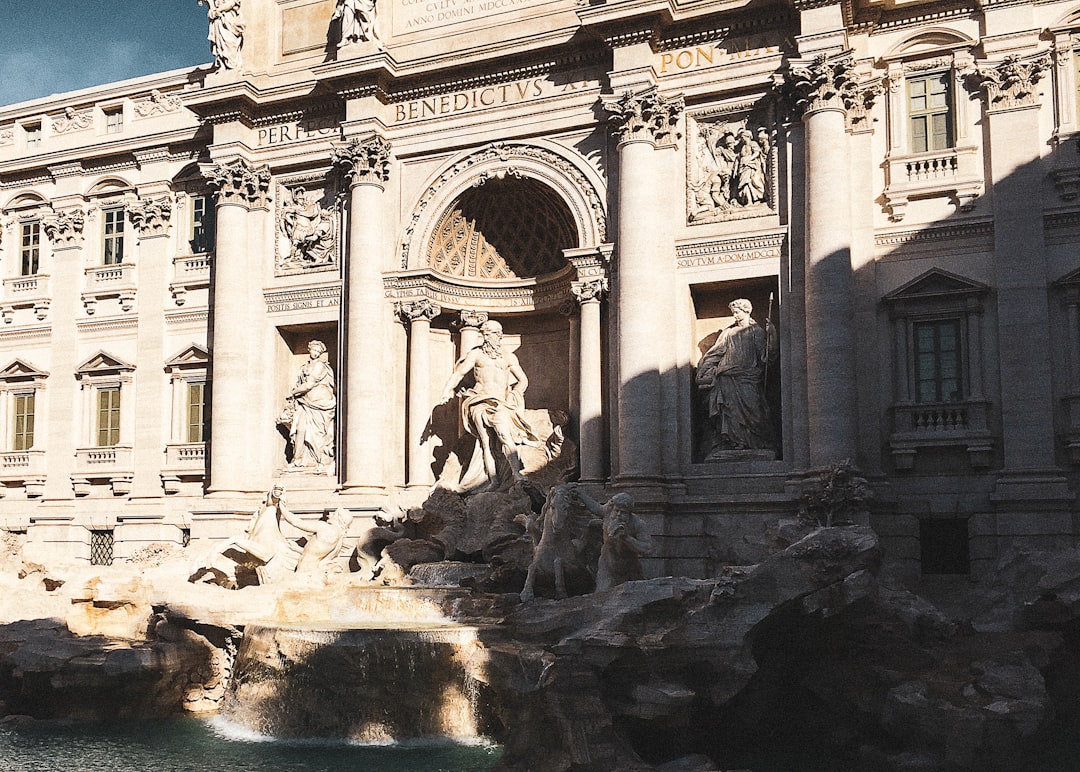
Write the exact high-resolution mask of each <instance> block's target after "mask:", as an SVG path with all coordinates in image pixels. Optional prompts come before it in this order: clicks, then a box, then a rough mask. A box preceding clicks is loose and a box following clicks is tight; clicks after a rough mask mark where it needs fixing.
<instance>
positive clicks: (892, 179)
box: [885, 147, 983, 222]
mask: <svg viewBox="0 0 1080 772" xmlns="http://www.w3.org/2000/svg"><path fill="white" fill-rule="evenodd" d="M981 164H982V154H981V153H980V152H979V149H978V148H977V147H955V148H949V149H947V150H939V151H935V152H932V153H913V154H891V153H890V154H889V157H888V160H887V172H886V173H887V177H888V180H887V184H886V186H885V202H886V205H887V206H888V207H889V210H890V215H889V216H890V219H892V220H893V221H894V222H899V221H900V220H903V219H904V213H905V210H906V207H907V205H908V202H909V201H910V200H911V199H913V198H929V197H933V196H939V195H946V196H952V197H953V198H955V199H956V203H957V205H958V206H959V208H960V211H963V212H966V211H969V210H970V209H971V208H972V207H973V206H975V199H976V198H977V197H978V196H979V194H980V193H982V190H983V170H982V166H981Z"/></svg>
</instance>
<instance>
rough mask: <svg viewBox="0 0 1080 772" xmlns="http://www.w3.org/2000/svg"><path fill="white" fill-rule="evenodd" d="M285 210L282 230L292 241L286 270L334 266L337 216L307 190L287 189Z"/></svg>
mask: <svg viewBox="0 0 1080 772" xmlns="http://www.w3.org/2000/svg"><path fill="white" fill-rule="evenodd" d="M283 199H284V200H283V201H282V207H281V230H282V233H284V235H285V237H286V238H287V239H288V240H289V245H290V246H289V250H290V251H289V256H288V257H287V258H286V259H285V260H284V261H283V263H282V264H283V266H284V267H309V266H319V265H328V264H332V263H333V262H334V219H333V213H332V212H330V211H329V210H328V209H323V208H322V206H320V205H319V201H318V200H317V199H316V198H315V197H313V196H310V195H309V194H308V193H307V191H305V190H304V188H296V189H295V190H293V191H289V189H288V188H285V192H284V194H283Z"/></svg>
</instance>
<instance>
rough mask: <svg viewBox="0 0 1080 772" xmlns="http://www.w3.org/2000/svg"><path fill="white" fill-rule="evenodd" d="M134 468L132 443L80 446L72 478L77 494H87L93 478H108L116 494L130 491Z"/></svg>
mask: <svg viewBox="0 0 1080 772" xmlns="http://www.w3.org/2000/svg"><path fill="white" fill-rule="evenodd" d="M134 469H135V463H134V456H133V454H132V451H131V446H130V445H110V446H108V447H104V448H78V449H77V450H76V451H75V474H73V475H72V478H71V482H72V484H73V485H74V487H75V495H76V496H85V495H87V494H88V493H89V492H90V481H91V480H108V481H109V482H110V484H111V485H112V489H113V493H114V494H116V495H121V494H124V493H130V492H131V479H132V477H134Z"/></svg>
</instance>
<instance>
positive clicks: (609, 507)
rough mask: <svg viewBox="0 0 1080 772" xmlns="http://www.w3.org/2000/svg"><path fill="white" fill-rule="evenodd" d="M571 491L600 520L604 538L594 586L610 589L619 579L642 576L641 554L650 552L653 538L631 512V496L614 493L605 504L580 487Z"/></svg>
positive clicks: (640, 577)
mask: <svg viewBox="0 0 1080 772" xmlns="http://www.w3.org/2000/svg"><path fill="white" fill-rule="evenodd" d="M574 493H575V495H576V496H577V498H578V500H579V501H581V503H582V504H584V505H585V508H586V509H587V510H589V512H590V513H592V514H593V515H595V516H596V517H598V518H600V520H601V521H602V524H603V530H604V541H603V545H602V546H601V547H600V560H599V562H598V563H597V566H596V590H597V592H600V591H602V590H610V589H611V588H612V587H615V586H616V585H619V584H622V583H623V582H630V581H633V580H635V579H644V578H645V575H644V574H643V573H642V571H641V557H642V556H643V555H648V554H650V553H652V551H653V549H654V545H653V541H652V539H651V538H650V537H649V535H648V534H647V533H646V532H645V521H644V520H642V519H641V518H640V517H639V516H638V515H637V514H635V513H634V497H633V496H631V495H630V494H629V493H616V494H615V495H614V496H612V497H611V498H610V499H608V501H607V503H606V504H602V505H601V504H598V503H597V502H596V501H594V500H593V499H592V498H590V497H589V496H588V495H586V494H585V493H584V492H583V491H581V490H579V489H575V491H574Z"/></svg>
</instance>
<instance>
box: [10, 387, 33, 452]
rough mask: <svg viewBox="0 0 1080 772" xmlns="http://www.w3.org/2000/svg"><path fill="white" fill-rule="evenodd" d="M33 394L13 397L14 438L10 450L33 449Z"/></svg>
mask: <svg viewBox="0 0 1080 772" xmlns="http://www.w3.org/2000/svg"><path fill="white" fill-rule="evenodd" d="M34 402H35V399H34V393H33V392H30V393H29V394H16V395H15V437H14V439H13V440H12V443H11V449H12V450H30V449H31V448H32V447H34Z"/></svg>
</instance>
